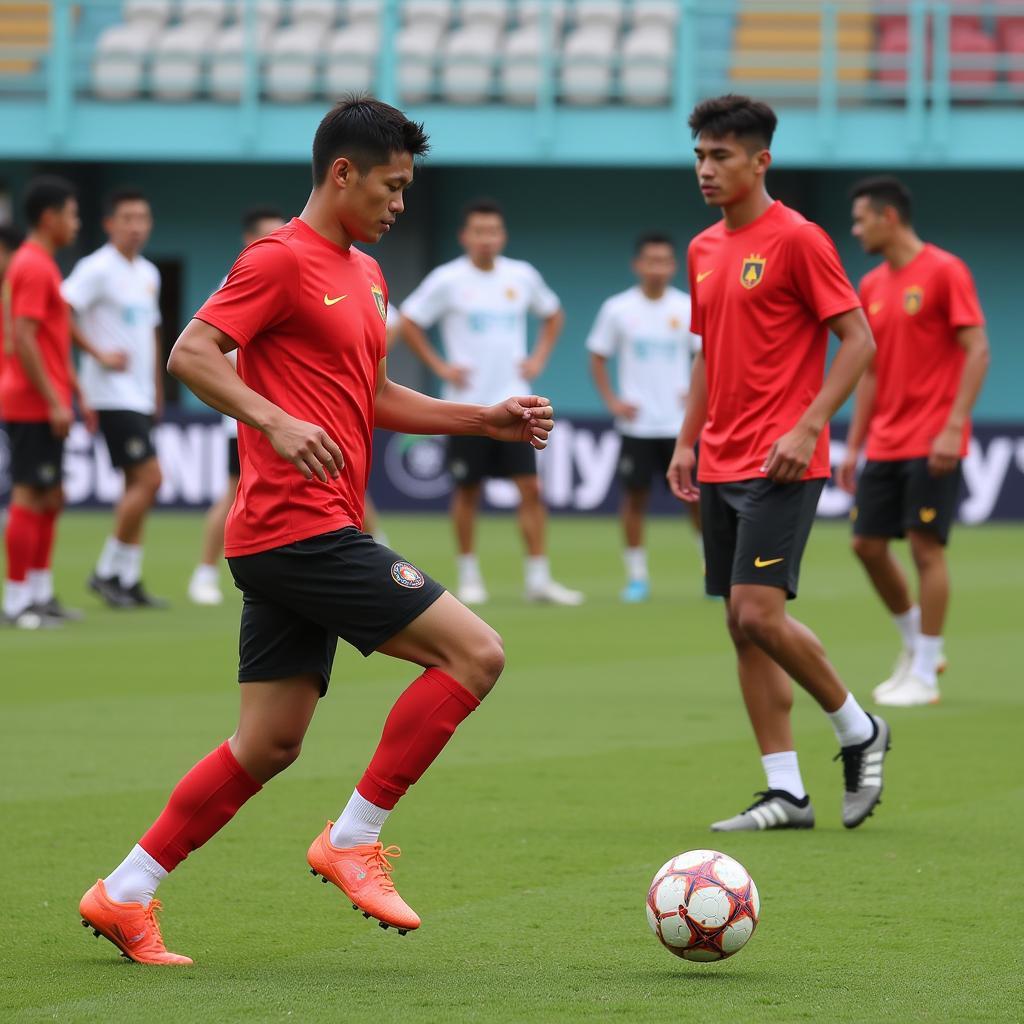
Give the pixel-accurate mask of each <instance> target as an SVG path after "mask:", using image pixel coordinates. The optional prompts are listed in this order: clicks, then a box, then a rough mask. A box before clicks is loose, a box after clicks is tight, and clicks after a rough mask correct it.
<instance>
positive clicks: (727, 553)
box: [700, 478, 825, 598]
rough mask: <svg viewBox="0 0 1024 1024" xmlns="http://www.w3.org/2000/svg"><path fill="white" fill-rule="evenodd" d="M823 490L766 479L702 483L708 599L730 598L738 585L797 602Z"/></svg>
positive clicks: (808, 483)
mask: <svg viewBox="0 0 1024 1024" xmlns="http://www.w3.org/2000/svg"><path fill="white" fill-rule="evenodd" d="M824 487H825V481H824V480H802V481H800V482H798V483H794V484H777V483H775V482H774V481H772V480H768V479H766V478H763V479H756V480H740V481H737V482H735V483H720V484H709V483H702V484H701V485H700V517H701V523H702V529H703V534H704V559H705V562H706V565H707V571H706V575H705V580H704V589H705V590H706V591H707V592H708V594H710V595H712V596H714V597H728V596H729V590H730V588H731V587H733V586H735V585H736V584H737V583H759V584H762V585H764V586H768V587H778V588H779V589H780V590H784V591H786V594H787V596H788V597H789V598H794V597H796V591H797V584H798V583H799V580H800V560H801V558H803V554H804V548H805V547H806V546H807V538H808V537H809V536H810V533H811V526H812V525H813V524H814V515H815V512H816V511H817V508H818V499H819V498H820V497H821V492H822V490H823V489H824Z"/></svg>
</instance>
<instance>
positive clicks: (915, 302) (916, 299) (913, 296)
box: [903, 284, 924, 316]
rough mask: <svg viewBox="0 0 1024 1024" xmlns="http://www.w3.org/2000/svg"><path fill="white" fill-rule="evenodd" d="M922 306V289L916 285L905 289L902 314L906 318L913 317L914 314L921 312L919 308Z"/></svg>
mask: <svg viewBox="0 0 1024 1024" xmlns="http://www.w3.org/2000/svg"><path fill="white" fill-rule="evenodd" d="M923 305H924V289H923V288H921V287H919V286H918V285H916V284H912V285H911V286H910V287H909V288H905V289H904V291H903V312H904V313H906V314H907V316H914V314H915V313H920V312H921V307H922V306H923Z"/></svg>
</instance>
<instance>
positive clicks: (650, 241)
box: [633, 231, 676, 256]
mask: <svg viewBox="0 0 1024 1024" xmlns="http://www.w3.org/2000/svg"><path fill="white" fill-rule="evenodd" d="M649 245H667V246H668V247H669V248H670V249H671V250H672V251H673V252H675V251H676V243H675V239H674V238H673V237H672V236H671V235H666V234H665V232H664V231H645V232H644V233H643V234H642V235H638V236H637V239H636V241H635V242H634V243H633V252H634V253H635V254H636V255H637V256H639V255H640V253H642V252H643V251H644V249H646V248H647V246H649Z"/></svg>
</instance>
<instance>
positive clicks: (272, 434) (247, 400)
mask: <svg viewBox="0 0 1024 1024" xmlns="http://www.w3.org/2000/svg"><path fill="white" fill-rule="evenodd" d="M235 348H237V345H236V343H235V341H234V339H232V338H230V337H229V336H228V335H227V334H225V333H224V332H223V331H220V330H218V329H217V328H216V327H213V326H212V325H210V324H208V323H205V322H204V321H202V320H192V321H190V322H189V324H188V326H187V327H186V328H185V330H184V331H182V332H181V336H180V337H179V338H178V340H177V341H176V342H175V343H174V347H173V348H172V349H171V354H170V357H169V359H168V360H167V370H168V372H169V373H172V374H173V375H174V376H175V377H177V378H178V380H180V381H181V382H182V383H183V384H185V385H187V386H188V387H189V388H190V389H191V390H192V391H193V392H194V393H195V394H196V395H197V396H198V397H199V398H201V399H202V400H203V401H204V402H206V404H207V405H209V406H212V407H213V408H214V409H216V410H217V411H218V412H222V413H224V414H225V415H227V416H231V417H232V418H233V419H236V420H239V421H241V422H242V423H247V424H248V425H249V426H250V427H254V428H255V429H256V430H259V431H260V432H261V433H262V434H264V435H265V436H266V438H267V440H268V441H269V442H270V444H271V445H272V446H273V448H274V451H276V452H277V454H278V455H280V456H281V457H282V458H284V459H287V460H288V461H289V462H290V463H291V464H292V465H293V466H296V467H297V468H298V469H299V470H300V472H301V473H302V475H303V476H304V477H305V478H306V479H307V480H309V479H311V478H312V477H314V476H316V477H317V478H318V479H320V480H323V481H325V482H326V480H327V477H328V476H331V477H334V478H335V479H337V478H338V476H339V475H340V473H341V468H342V466H344V464H345V460H344V457H343V456H342V454H341V449H340V448H339V447H338V445H337V444H336V443H335V442H334V440H333V439H332V438H331V437H329V436H328V434H327V433H326V432H325V431H324V430H323V429H322V428H321V427H318V426H317V425H316V424H314V423H306V422H304V421H302V420H299V419H296V418H295V417H294V416H289V415H288V413H286V412H285V411H284V410H283V409H281V408H279V407H278V406H276V405H274V403H273V402H270V401H268V400H267V399H266V398H264V397H263V396H262V395H259V394H257V393H256V392H255V391H253V390H252V389H251V388H249V387H247V386H246V385H245V383H244V382H243V381H242V378H241V377H239V376H238V374H237V373H236V372H235V368H234V367H233V366H232V365H231V363H230V362H228V360H227V359H225V358H224V355H225V354H226V353H227V352H230V351H232V350H233V349H235Z"/></svg>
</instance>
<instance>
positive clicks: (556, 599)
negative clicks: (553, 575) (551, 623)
mask: <svg viewBox="0 0 1024 1024" xmlns="http://www.w3.org/2000/svg"><path fill="white" fill-rule="evenodd" d="M526 600H527V601H530V602H532V603H534V604H561V605H566V606H568V607H575V606H576V605H580V604H583V601H584V597H583V592H582V591H579V590H570V589H569V588H568V587H563V586H562V584H561V583H556V582H555V581H554V580H548V582H547V583H545V584H544V585H543V586H540V587H527V588H526Z"/></svg>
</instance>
